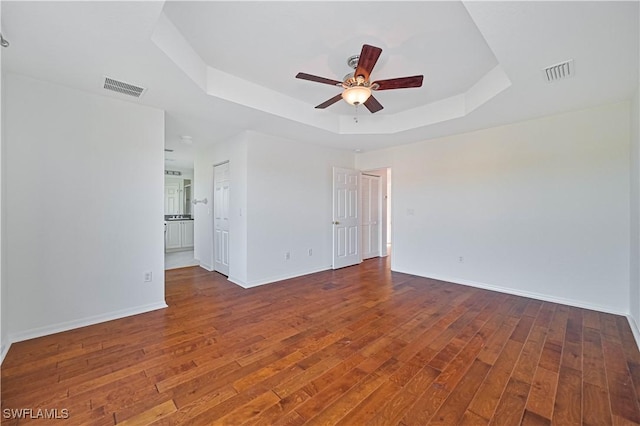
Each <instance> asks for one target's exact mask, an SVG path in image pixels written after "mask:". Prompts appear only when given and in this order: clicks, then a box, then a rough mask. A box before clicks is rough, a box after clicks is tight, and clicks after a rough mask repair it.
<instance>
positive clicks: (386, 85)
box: [372, 75, 424, 90]
mask: <svg viewBox="0 0 640 426" xmlns="http://www.w3.org/2000/svg"><path fill="white" fill-rule="evenodd" d="M423 79H424V76H422V75H414V76H411V77H400V78H390V79H388V80H378V81H374V82H373V83H372V84H377V85H378V88H377V89H375V90H389V89H408V88H409V87H421V86H422V80H423Z"/></svg>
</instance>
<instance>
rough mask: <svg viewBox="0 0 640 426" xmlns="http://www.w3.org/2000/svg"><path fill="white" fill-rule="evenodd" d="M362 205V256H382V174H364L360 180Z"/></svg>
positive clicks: (367, 257) (364, 257)
mask: <svg viewBox="0 0 640 426" xmlns="http://www.w3.org/2000/svg"><path fill="white" fill-rule="evenodd" d="M360 194H361V199H362V202H361V205H362V208H361V209H362V226H361V233H360V234H361V236H362V244H361V247H362V258H363V259H370V258H372V257H378V256H380V210H381V209H380V207H381V193H380V176H372V175H366V174H363V175H362V179H361V180H360Z"/></svg>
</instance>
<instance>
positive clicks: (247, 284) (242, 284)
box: [229, 266, 331, 288]
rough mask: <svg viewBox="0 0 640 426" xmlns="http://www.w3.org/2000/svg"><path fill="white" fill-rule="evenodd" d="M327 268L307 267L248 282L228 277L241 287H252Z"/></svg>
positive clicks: (328, 267) (327, 267)
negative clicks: (306, 268)
mask: <svg viewBox="0 0 640 426" xmlns="http://www.w3.org/2000/svg"><path fill="white" fill-rule="evenodd" d="M328 269H331V267H330V266H325V267H321V268H314V269H308V270H303V271H297V272H292V273H289V274H283V275H277V276H274V277H269V278H262V279H258V280H252V281H249V282H246V281H242V280H238V279H236V278H235V277H231V276H230V277H229V281H231V282H232V283H234V284H236V285H239V286H240V287H242V288H252V287H258V286H261V285H265V284H271V283H275V282H278V281H283V280H289V279H291V278H298V277H302V276H304V275H309V274H315V273H316V272H322V271H326V270H328Z"/></svg>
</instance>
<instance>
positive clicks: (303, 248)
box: [232, 132, 354, 287]
mask: <svg viewBox="0 0 640 426" xmlns="http://www.w3.org/2000/svg"><path fill="white" fill-rule="evenodd" d="M247 134H248V137H249V145H248V148H249V149H248V167H247V170H248V180H247V183H248V187H247V189H248V193H247V237H248V239H247V244H248V245H247V248H248V273H247V281H246V282H245V283H244V284H243V285H244V286H246V287H252V286H255V285H260V284H265V283H268V282H273V281H277V280H281V279H285V278H289V277H294V276H299V275H304V274H309V273H312V272H316V271H321V270H325V269H330V268H331V258H332V225H331V221H332V203H333V198H332V185H333V184H332V167H333V166H337V167H350V168H352V167H353V165H354V155H353V153H351V152H350V151H345V150H336V149H331V148H327V147H321V146H317V145H310V144H302V143H299V142H296V141H291V140H286V139H282V138H276V137H272V136H267V135H264V134H260V133H255V132H248V133H247ZM232 184H233V182H232ZM309 249H311V250H312V253H313V254H312V256H309V254H308V251H309ZM286 252H289V253H290V254H291V258H290V260H285V253H286Z"/></svg>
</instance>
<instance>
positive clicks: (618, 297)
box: [356, 103, 630, 313]
mask: <svg viewBox="0 0 640 426" xmlns="http://www.w3.org/2000/svg"><path fill="white" fill-rule="evenodd" d="M629 115H630V107H629V104H628V103H620V104H615V105H606V106H602V107H599V108H593V109H589V110H584V111H577V112H571V113H566V114H562V115H556V116H551V117H547V118H541V119H537V120H531V121H527V122H522V123H516V124H511V125H507V126H503V127H497V128H491V129H487V130H482V131H477V132H472V133H468V134H463V135H457V136H451V137H446V138H440V139H435V140H430V141H425V142H421V143H417V144H412V145H406V146H401V147H397V148H393V149H388V150H383V151H377V152H372V153H365V154H361V155H358V156H357V160H356V164H357V166H358V167H359V168H361V169H368V168H377V167H381V166H386V165H389V164H390V165H391V167H392V173H393V198H392V202H393V211H392V214H393V231H392V232H393V256H392V265H393V269H394V270H397V271H402V272H407V273H411V274H415V275H421V276H427V277H433V278H439V279H444V280H447V281H452V282H458V283H464V284H469V285H476V286H481V287H488V288H495V289H500V290H502V291H506V292H511V293H515V294H522V295H529V296H532V297H537V298H541V299H547V300H553V301H557V302H563V303H568V304H573V305H578V306H585V307H590V308H594V309H599V310H602V311H611V312H617V313H627V312H628V311H629V301H628V298H629V265H630V260H629V245H630V238H629V232H630V226H629V222H630V221H629V219H630V213H629V212H630V201H629V191H630V185H629V173H630V169H629V138H630V135H629V128H630V123H629ZM460 257H463V262H460V261H459V258H460Z"/></svg>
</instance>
